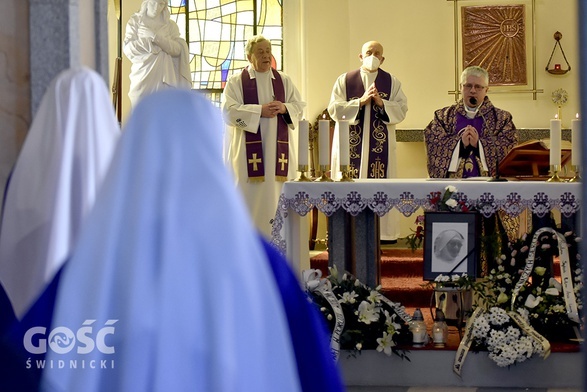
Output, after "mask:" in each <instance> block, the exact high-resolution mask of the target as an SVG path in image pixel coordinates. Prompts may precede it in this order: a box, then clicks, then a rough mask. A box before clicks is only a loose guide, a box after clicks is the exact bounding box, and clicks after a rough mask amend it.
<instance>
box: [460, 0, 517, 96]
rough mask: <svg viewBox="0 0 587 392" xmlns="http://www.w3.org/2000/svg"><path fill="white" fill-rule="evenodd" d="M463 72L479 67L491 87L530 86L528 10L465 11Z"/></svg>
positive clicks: (469, 8)
mask: <svg viewBox="0 0 587 392" xmlns="http://www.w3.org/2000/svg"><path fill="white" fill-rule="evenodd" d="M461 23H462V30H461V31H462V48H463V57H462V58H463V69H464V68H466V67H468V66H469V65H479V66H481V67H483V68H485V69H487V71H488V72H489V79H490V80H491V85H498V86H515V85H527V84H528V76H527V62H526V23H525V6H524V5H523V4H518V5H498V6H467V7H462V8H461Z"/></svg>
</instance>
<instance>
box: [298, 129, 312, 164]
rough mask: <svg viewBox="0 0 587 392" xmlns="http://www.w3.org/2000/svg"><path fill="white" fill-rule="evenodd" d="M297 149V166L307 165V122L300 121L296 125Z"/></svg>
mask: <svg viewBox="0 0 587 392" xmlns="http://www.w3.org/2000/svg"><path fill="white" fill-rule="evenodd" d="M298 137H299V140H298V148H299V154H298V155H299V158H298V165H299V166H307V165H308V145H309V138H310V136H309V124H308V120H305V119H302V120H300V122H299V124H298Z"/></svg>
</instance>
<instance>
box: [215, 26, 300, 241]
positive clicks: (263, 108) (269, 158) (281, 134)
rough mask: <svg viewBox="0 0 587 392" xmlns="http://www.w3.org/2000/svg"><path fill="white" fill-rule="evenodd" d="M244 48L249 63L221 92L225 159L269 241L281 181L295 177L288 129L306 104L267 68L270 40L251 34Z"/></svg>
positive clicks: (288, 82) (279, 75)
mask: <svg viewBox="0 0 587 392" xmlns="http://www.w3.org/2000/svg"><path fill="white" fill-rule="evenodd" d="M245 50H246V53H247V59H248V60H249V63H250V65H249V66H248V67H246V68H245V69H243V70H242V72H238V73H235V74H234V75H233V76H232V77H231V78H230V79H229V80H228V82H227V83H226V87H225V88H224V93H223V94H222V111H223V113H224V119H225V122H226V124H227V126H228V127H227V128H228V129H227V135H226V141H227V143H228V150H227V152H226V161H227V164H229V165H230V166H231V167H232V169H233V172H234V176H235V179H236V183H237V186H238V187H239V188H240V190H241V191H242V193H243V195H244V197H245V199H246V202H247V205H248V208H249V211H250V213H251V215H252V217H253V219H254V221H255V224H256V226H257V228H258V229H259V230H260V231H261V232H262V233H263V234H264V235H265V236H267V237H270V236H271V220H272V219H273V218H274V217H275V211H276V210H277V203H278V200H279V195H280V194H281V188H282V185H283V182H285V181H287V180H288V179H290V180H291V179H293V178H295V173H296V170H297V150H294V148H293V147H294V143H296V142H297V137H294V136H293V135H294V134H293V132H292V131H294V130H295V126H296V124H297V123H298V121H299V120H300V117H301V115H302V111H303V109H304V107H305V106H306V104H305V102H302V99H301V96H300V93H299V91H298V90H297V88H296V87H295V86H294V84H293V83H292V81H291V79H290V78H289V77H288V76H287V75H285V74H284V73H283V72H279V71H277V70H275V69H274V68H272V60H273V56H272V54H271V42H269V41H268V40H267V39H266V38H264V37H263V36H260V35H257V36H254V37H252V38H251V39H249V41H248V42H247V46H246V49H245Z"/></svg>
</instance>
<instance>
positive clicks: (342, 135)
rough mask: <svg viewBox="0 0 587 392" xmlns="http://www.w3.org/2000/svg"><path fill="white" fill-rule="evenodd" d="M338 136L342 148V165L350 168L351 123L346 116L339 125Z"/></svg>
mask: <svg viewBox="0 0 587 392" xmlns="http://www.w3.org/2000/svg"><path fill="white" fill-rule="evenodd" d="M338 135H339V146H340V165H341V166H348V165H349V164H350V158H349V122H348V120H345V118H344V116H343V117H342V120H341V121H339V123H338Z"/></svg>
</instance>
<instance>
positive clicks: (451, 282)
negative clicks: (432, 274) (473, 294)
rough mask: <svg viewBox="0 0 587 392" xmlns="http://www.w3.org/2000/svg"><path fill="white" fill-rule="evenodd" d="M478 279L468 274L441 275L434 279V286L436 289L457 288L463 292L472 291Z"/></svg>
mask: <svg viewBox="0 0 587 392" xmlns="http://www.w3.org/2000/svg"><path fill="white" fill-rule="evenodd" d="M475 281H476V278H475V277H474V276H470V275H467V274H466V273H462V274H461V275H459V274H453V275H450V276H449V275H443V274H440V275H438V276H437V277H436V278H434V283H433V285H434V286H435V287H437V288H438V287H457V288H460V289H463V290H468V289H472V288H473V286H474V285H475Z"/></svg>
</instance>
